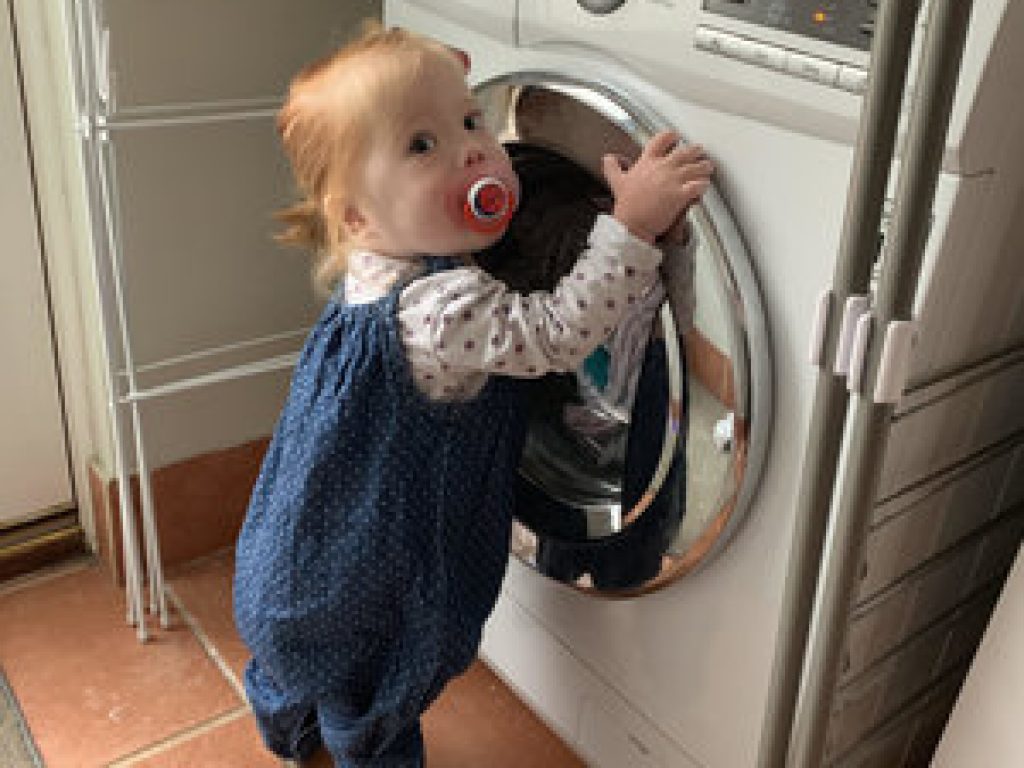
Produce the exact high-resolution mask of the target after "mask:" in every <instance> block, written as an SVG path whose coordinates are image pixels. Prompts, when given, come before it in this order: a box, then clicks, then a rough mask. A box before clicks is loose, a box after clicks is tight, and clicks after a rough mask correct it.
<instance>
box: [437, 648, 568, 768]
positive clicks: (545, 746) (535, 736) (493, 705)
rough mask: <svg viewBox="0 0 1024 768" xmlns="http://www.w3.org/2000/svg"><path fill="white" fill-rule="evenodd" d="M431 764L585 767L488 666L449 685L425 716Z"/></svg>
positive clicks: (442, 767) (451, 767)
mask: <svg viewBox="0 0 1024 768" xmlns="http://www.w3.org/2000/svg"><path fill="white" fill-rule="evenodd" d="M423 733H424V737H425V739H426V742H427V765H428V768H481V767H482V766H486V768H584V765H585V764H584V763H583V762H581V761H580V759H579V758H578V757H577V756H576V755H575V753H573V752H572V751H571V750H570V749H569V748H568V747H566V746H565V744H563V743H562V741H561V740H560V739H559V738H558V737H557V736H555V735H554V734H553V733H552V732H551V731H550V730H549V729H548V727H547V726H546V725H545V724H544V723H543V722H542V721H541V720H540V719H539V718H538V717H537V716H536V715H534V714H533V713H532V712H531V711H530V710H529V709H528V708H527V707H525V706H524V705H523V704H522V702H520V701H519V699H518V698H517V697H516V696H515V694H513V693H512V692H511V691H510V690H509V689H508V687H507V686H506V685H505V684H504V683H503V682H502V681H501V680H500V679H498V677H497V676H495V674H494V673H493V672H492V671H491V670H490V669H489V668H488V667H487V666H486V665H485V664H483V662H480V661H476V662H474V664H473V666H471V667H470V668H469V671H467V672H466V674H464V675H462V676H461V677H459V678H456V679H455V680H453V681H452V682H450V683H449V684H448V687H447V688H445V690H444V692H443V693H442V694H441V698H439V699H438V700H437V701H436V702H434V705H433V706H432V707H431V708H430V709H429V710H427V713H426V715H424V718H423Z"/></svg>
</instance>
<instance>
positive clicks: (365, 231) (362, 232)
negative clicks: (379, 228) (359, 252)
mask: <svg viewBox="0 0 1024 768" xmlns="http://www.w3.org/2000/svg"><path fill="white" fill-rule="evenodd" d="M341 225H342V227H344V230H345V234H346V236H347V238H348V239H349V240H350V241H351V242H353V243H358V244H360V245H362V246H366V247H371V246H373V245H374V238H375V236H376V233H377V232H376V229H375V227H374V224H373V221H372V220H371V219H370V217H369V216H367V214H366V213H364V212H362V210H361V209H360V208H359V207H358V206H356V205H353V204H351V203H347V204H346V205H345V207H344V210H343V211H342V216H341Z"/></svg>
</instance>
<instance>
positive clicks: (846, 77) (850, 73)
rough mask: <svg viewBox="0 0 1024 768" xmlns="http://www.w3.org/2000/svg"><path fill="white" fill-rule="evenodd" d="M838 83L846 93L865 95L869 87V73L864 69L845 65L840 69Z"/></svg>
mask: <svg viewBox="0 0 1024 768" xmlns="http://www.w3.org/2000/svg"><path fill="white" fill-rule="evenodd" d="M837 83H838V85H839V87H840V88H842V89H843V90H844V91H849V92H850V93H864V91H865V90H866V89H867V87H868V71H867V70H866V69H864V68H863V67H853V66H850V65H849V64H843V65H842V66H841V67H839V80H838V81H837Z"/></svg>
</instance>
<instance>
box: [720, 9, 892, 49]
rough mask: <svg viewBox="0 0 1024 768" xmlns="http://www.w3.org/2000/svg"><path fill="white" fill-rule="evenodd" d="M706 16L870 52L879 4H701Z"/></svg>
mask: <svg viewBox="0 0 1024 768" xmlns="http://www.w3.org/2000/svg"><path fill="white" fill-rule="evenodd" d="M702 2H703V6H702V7H703V9H704V11H705V12H707V13H712V14H718V15H721V16H729V17H731V18H734V19H740V20H742V21H746V22H749V23H751V24H756V25H759V26H763V27H771V28H773V29H781V30H783V31H786V32H790V33H793V34H796V35H803V36H805V37H812V38H815V39H817V40H825V41H827V42H830V43H836V44H838V45H844V46H848V47H850V48H857V49H860V50H865V51H866V50H869V49H870V48H871V38H872V36H873V35H874V31H875V16H876V14H877V12H878V2H879V0H702Z"/></svg>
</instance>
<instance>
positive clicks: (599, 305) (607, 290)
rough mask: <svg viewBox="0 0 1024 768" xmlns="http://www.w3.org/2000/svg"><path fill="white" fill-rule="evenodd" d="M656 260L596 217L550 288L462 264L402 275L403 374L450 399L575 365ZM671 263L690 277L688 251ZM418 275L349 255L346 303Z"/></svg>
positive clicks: (651, 277) (392, 261)
mask: <svg viewBox="0 0 1024 768" xmlns="http://www.w3.org/2000/svg"><path fill="white" fill-rule="evenodd" d="M661 260H662V252H661V251H660V250H659V249H658V248H656V247H654V246H652V245H650V244H648V243H645V242H644V241H642V240H639V239H637V238H635V237H633V236H632V235H631V234H630V233H629V231H628V230H627V229H626V227H625V226H623V225H622V224H621V223H620V222H619V221H618V220H616V219H615V218H613V217H611V216H606V215H602V216H599V217H598V218H597V221H596V222H595V224H594V228H593V229H592V230H591V233H590V237H589V243H588V247H587V248H586V250H585V251H584V252H583V254H582V255H581V256H580V258H579V259H578V260H577V262H576V265H575V267H574V268H573V270H572V271H571V272H570V273H569V274H568V275H566V276H565V277H563V278H562V279H561V280H560V281H559V282H558V284H557V285H556V286H555V288H554V289H553V290H552V291H550V292H547V291H535V292H532V293H530V294H521V293H517V292H515V291H513V290H511V289H509V288H508V286H506V285H505V284H504V283H503V282H501V281H500V280H497V279H496V278H494V277H492V276H490V275H489V274H488V273H486V272H485V271H484V270H482V269H481V268H480V267H478V266H477V265H476V264H474V263H472V262H471V261H469V260H467V262H466V265H465V266H461V267H456V268H454V269H450V270H445V271H442V272H438V273H435V274H431V275H424V276H423V277H419V278H417V279H412V280H411V282H409V284H408V285H407V286H406V287H405V288H403V289H402V293H401V295H400V296H399V300H398V321H399V325H400V328H401V334H402V342H403V345H404V347H405V351H406V355H407V357H408V361H409V365H410V368H411V371H412V375H413V379H414V380H415V382H416V385H417V386H418V387H419V388H420V389H421V390H422V391H423V392H424V393H425V394H426V395H427V396H428V397H431V398H433V399H437V400H460V399H466V398H469V397H472V396H473V395H475V394H476V393H477V392H479V391H480V389H481V388H482V387H483V386H484V384H485V383H486V381H487V377H488V376H489V375H491V374H495V373H497V374H502V375H506V376H519V377H537V376H542V375H544V374H546V373H549V372H551V371H573V370H576V369H577V368H578V367H579V366H580V364H581V363H582V361H583V360H584V359H585V358H586V357H587V355H589V354H590V353H591V352H592V351H593V350H594V348H595V347H596V346H597V345H598V344H600V343H601V342H602V341H604V340H605V339H606V338H607V337H608V335H609V334H610V333H611V332H612V330H613V328H614V327H615V326H616V325H617V324H618V322H619V321H620V320H621V318H622V317H623V316H624V314H626V313H627V312H628V311H629V309H630V307H633V306H635V305H636V304H637V303H638V302H641V301H642V300H643V299H644V298H645V297H646V296H647V293H648V292H649V291H650V290H651V287H652V286H653V285H654V284H655V283H656V282H657V280H658V265H659V264H660V263H661ZM673 260H682V261H683V262H688V263H689V265H690V266H689V267H687V266H686V263H683V264H674V265H673V267H674V269H673V271H677V270H678V268H679V267H680V266H681V267H683V268H684V269H686V270H688V272H686V273H684V274H689V275H692V248H686V249H683V253H682V254H678V255H676V254H674V255H673ZM422 271H423V265H422V264H421V263H418V262H414V261H409V260H405V259H396V258H391V257H387V256H382V255H380V254H376V253H371V252H368V251H358V252H355V253H352V254H350V256H349V260H348V272H347V274H346V277H345V298H346V301H348V302H350V303H356V304H358V303H366V302H370V301H376V300H377V299H379V298H381V297H382V296H384V295H385V294H386V293H387V292H388V290H389V289H390V288H391V286H392V285H394V284H395V283H396V282H398V281H404V280H410V278H412V277H414V276H415V275H416V274H417V273H419V272H422ZM689 282H691V283H692V279H690V280H689ZM670 295H671V293H670ZM690 295H691V296H692V290H691V292H690ZM677 313H678V310H677Z"/></svg>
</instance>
